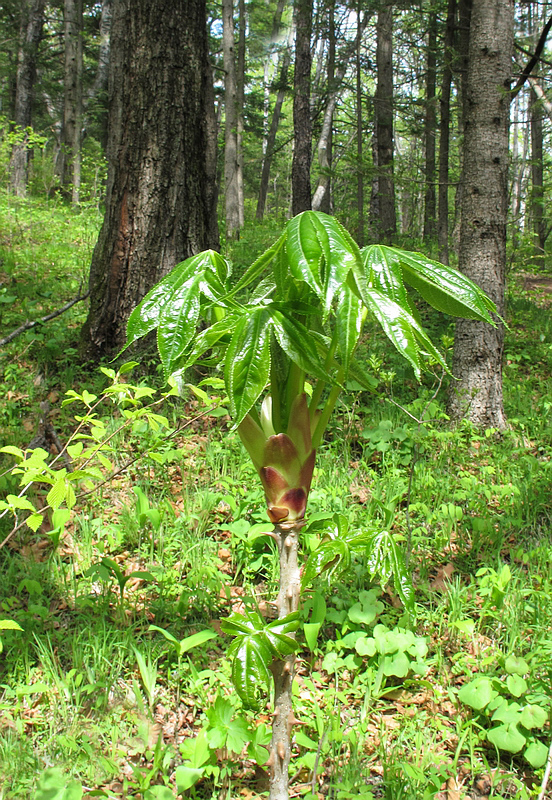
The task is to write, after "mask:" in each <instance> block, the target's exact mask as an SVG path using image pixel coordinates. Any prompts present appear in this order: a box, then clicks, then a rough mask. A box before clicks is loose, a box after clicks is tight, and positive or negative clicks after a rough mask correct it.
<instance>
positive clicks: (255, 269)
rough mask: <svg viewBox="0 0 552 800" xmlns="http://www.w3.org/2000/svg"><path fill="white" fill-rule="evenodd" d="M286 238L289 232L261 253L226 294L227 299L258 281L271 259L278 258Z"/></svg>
mask: <svg viewBox="0 0 552 800" xmlns="http://www.w3.org/2000/svg"><path fill="white" fill-rule="evenodd" d="M286 238H287V233H286V232H284V233H283V234H282V235H281V236H280V237H279V239H278V240H277V241H276V242H274V244H273V245H271V246H270V247H269V248H268V250H265V252H264V253H262V255H260V256H259V258H257V259H256V260H255V261H254V262H253V264H251V266H250V267H249V268H248V269H247V270H246V271H245V272H244V274H243V275H242V277H241V278H240V280H239V281H238V282H237V283H236V285H235V286H234V287H233V288H232V291H231V292H229V294H227V295H226V298H225V299H228V298H230V297H235V295H236V294H238V292H241V291H242V289H245V287H246V286H249V285H250V284H252V283H256V282H257V281H258V279H259V278H260V277H261V275H262V274H263V272H264V271H265V269H266V268H267V267H268V265H269V264H270V263H271V261H273V260H274V259H275V258H277V256H278V255H279V253H280V251H281V250H282V248H283V246H284V244H285V243H286Z"/></svg>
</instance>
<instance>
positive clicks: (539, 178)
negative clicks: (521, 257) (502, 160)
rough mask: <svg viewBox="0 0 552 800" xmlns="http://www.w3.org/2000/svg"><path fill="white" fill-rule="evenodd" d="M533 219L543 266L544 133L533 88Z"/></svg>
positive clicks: (537, 255)
mask: <svg viewBox="0 0 552 800" xmlns="http://www.w3.org/2000/svg"><path fill="white" fill-rule="evenodd" d="M530 102H531V117H530V118H531V220H532V223H533V252H534V255H535V258H536V260H537V263H539V264H540V265H541V266H542V264H543V260H544V246H545V243H546V228H545V224H544V161H543V135H542V118H543V113H542V104H541V103H540V101H539V99H538V97H537V93H536V92H535V90H534V89H533V88H531V100H530Z"/></svg>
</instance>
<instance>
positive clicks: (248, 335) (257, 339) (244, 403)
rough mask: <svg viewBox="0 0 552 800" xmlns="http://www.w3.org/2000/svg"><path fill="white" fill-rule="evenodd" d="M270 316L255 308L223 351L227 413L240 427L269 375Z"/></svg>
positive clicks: (238, 326) (261, 308)
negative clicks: (228, 412)
mask: <svg viewBox="0 0 552 800" xmlns="http://www.w3.org/2000/svg"><path fill="white" fill-rule="evenodd" d="M269 320H270V315H269V313H268V311H267V310H266V308H264V307H260V308H255V309H254V310H253V311H252V312H251V313H250V314H248V315H247V316H243V317H242V318H241V319H240V320H239V322H238V324H237V325H236V328H235V331H234V334H233V336H232V340H231V342H230V344H229V345H228V349H227V351H226V362H225V367H224V378H225V381H226V390H227V392H228V397H229V399H230V413H231V415H232V417H233V418H234V421H235V423H236V425H239V424H240V422H241V421H242V420H243V418H244V417H245V415H246V414H247V413H248V411H250V409H251V408H252V406H253V404H254V403H255V401H256V400H257V398H258V397H259V395H260V394H261V393H262V392H263V391H264V389H265V386H266V384H267V382H268V377H269V373H270V357H269V355H270V336H269V333H270V329H269V326H268V323H269Z"/></svg>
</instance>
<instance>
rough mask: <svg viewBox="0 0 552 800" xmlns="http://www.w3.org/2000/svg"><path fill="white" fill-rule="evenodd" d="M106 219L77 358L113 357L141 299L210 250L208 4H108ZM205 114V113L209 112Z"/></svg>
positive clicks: (140, 0) (183, 0)
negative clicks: (187, 260) (185, 263)
mask: <svg viewBox="0 0 552 800" xmlns="http://www.w3.org/2000/svg"><path fill="white" fill-rule="evenodd" d="M109 74H110V80H109V87H110V89H109V91H110V116H109V136H108V158H109V173H108V184H107V197H106V214H105V218H104V222H103V226H102V229H101V231H100V235H99V239H98V242H97V244H96V248H95V250H94V255H93V257H92V265H91V270H90V292H91V300H90V312H89V315H88V319H87V322H86V324H85V326H84V328H83V332H82V351H83V354H84V355H86V356H87V357H90V358H97V357H99V356H101V355H104V354H113V353H116V352H117V350H118V349H119V348H120V347H121V346H122V345H123V344H124V342H125V340H126V322H127V319H128V317H129V315H130V313H131V311H132V310H133V309H134V307H135V306H136V304H137V303H139V302H140V300H141V299H142V298H143V297H144V295H145V294H146V292H148V291H149V289H150V288H151V287H152V286H153V285H154V284H155V283H156V282H157V281H159V280H160V279H161V278H162V277H163V276H164V275H166V274H167V273H168V272H170V271H171V269H172V268H173V267H174V266H175V264H177V263H179V262H180V261H182V260H183V259H185V258H187V257H188V256H191V255H193V254H194V253H197V252H199V251H201V250H204V249H205V248H208V247H216V246H217V244H218V241H217V238H216V229H215V226H216V203H215V199H216V191H215V189H214V186H213V180H214V153H213V124H214V118H213V108H212V90H213V87H212V76H211V70H210V65H209V51H208V41H207V29H206V9H205V0H114V2H113V21H112V49H111V63H110V70H109ZM210 103H211V107H210V108H209V104H210Z"/></svg>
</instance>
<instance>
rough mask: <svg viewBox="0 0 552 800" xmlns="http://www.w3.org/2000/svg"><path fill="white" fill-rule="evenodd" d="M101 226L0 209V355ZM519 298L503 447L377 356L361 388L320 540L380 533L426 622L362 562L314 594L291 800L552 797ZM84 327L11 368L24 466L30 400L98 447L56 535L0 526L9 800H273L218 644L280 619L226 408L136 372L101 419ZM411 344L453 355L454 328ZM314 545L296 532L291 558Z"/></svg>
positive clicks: (526, 362)
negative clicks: (448, 348) (229, 619)
mask: <svg viewBox="0 0 552 800" xmlns="http://www.w3.org/2000/svg"><path fill="white" fill-rule="evenodd" d="M98 224H99V215H98V213H97V212H96V211H95V210H94V209H90V210H88V211H84V212H81V213H80V214H77V213H75V212H73V211H71V210H70V209H68V208H67V207H66V206H64V205H62V204H60V203H57V202H55V203H54V202H50V203H39V202H32V201H27V202H25V203H21V205H14V201H13V198H12V199H11V201H10V203H9V204H8V202H5V203H3V204H2V203H0V258H1V259H2V262H1V266H0V311H1V312H2V313H1V316H0V338H1V337H3V336H6V335H7V334H9V333H10V332H11V331H13V330H14V329H16V328H17V327H18V326H19V325H21V324H22V323H23V322H25V321H26V320H28V319H36V318H39V317H42V316H45V315H46V314H48V313H49V312H51V311H52V310H54V309H55V308H59V307H60V306H62V305H63V303H64V302H66V301H68V300H70V299H71V298H72V297H75V296H77V295H78V293H79V290H80V287H81V286H82V285H85V284H84V281H85V276H86V268H87V265H88V263H89V260H90V253H91V249H92V247H93V243H94V239H95V235H96V232H97V229H98ZM247 236H248V232H247V230H246V233H245V236H244V237H243V238H244V239H245V242H244V241H242V242H241V243H240V247H241V248H246V247H247ZM251 238H254V239H255V241H256V242H257V241H258V240H259V239H260V238H261V239H262V231H261V232H259V229H258V227H255V228H253V227H252V228H251ZM258 249H260V247H259V248H258ZM512 277H513V280H511V287H512V288H511V289H510V292H509V298H508V316H507V322H508V325H509V329H508V331H507V342H506V349H505V373H504V386H505V405H506V410H507V415H508V419H509V423H510V429H509V430H508V431H507V432H506V433H504V434H498V433H497V432H496V431H486V432H480V431H477V430H475V429H474V428H473V427H472V426H470V425H469V424H467V423H463V424H461V425H459V426H458V427H456V428H452V427H451V426H450V424H449V421H448V419H447V416H446V411H445V401H446V386H443V387H441V388H440V391H439V392H437V393H436V390H437V388H438V387H439V386H440V384H441V376H439V375H436V376H431V375H430V376H428V377H426V378H425V379H424V380H423V382H422V383H421V384H418V383H417V382H416V381H415V379H414V377H413V376H412V374H411V373H410V372H409V371H408V369H406V368H405V367H403V366H402V365H401V364H400V363H399V361H398V359H397V358H395V356H394V354H393V353H392V352H390V350H389V346H388V345H387V344H386V342H385V341H384V340H383V339H382V338H381V336H380V335H379V334H378V333H377V332H376V331H375V330H369V331H368V333H369V334H370V338H368V339H367V341H366V343H365V348H366V360H367V363H368V361H369V359H370V357H371V359H372V360H371V362H370V363H372V365H375V366H374V369H375V370H376V371H377V372H378V374H379V375H380V376H381V375H385V374H387V378H386V379H385V380H384V381H383V382H382V385H383V387H384V391H382V393H381V394H380V395H368V394H365V393H362V392H361V391H357V388H358V387H356V386H355V385H354V384H350V385H349V387H348V390H349V391H348V393H347V394H346V395H345V396H344V399H343V402H342V403H341V405H340V407H339V410H338V413H336V415H335V418H334V421H333V423H332V426H331V428H330V431H329V435H328V437H327V440H326V442H325V444H324V445H323V446H322V447H321V448H320V452H319V453H318V457H317V467H316V471H315V482H314V487H313V490H312V492H311V496H310V499H309V515H310V519H312V520H316V519H320V518H321V517H324V516H328V515H331V514H334V513H338V514H341V515H343V517H345V518H346V519H347V520H348V522H349V526H350V527H351V528H353V527H354V528H358V529H363V528H368V527H370V526H373V525H374V524H375V525H377V526H380V527H381V528H384V527H387V528H388V529H390V530H391V531H392V533H393V535H394V537H395V540H396V541H397V543H400V544H401V547H402V548H403V549H404V551H405V552H406V553H407V555H408V557H409V566H410V569H411V572H412V576H413V581H414V586H415V612H414V613H413V614H411V613H408V612H407V611H406V610H405V609H404V608H403V606H402V604H401V601H400V599H399V597H398V596H397V593H396V591H395V587H394V584H393V581H392V580H391V581H390V582H388V583H386V584H385V585H383V586H381V585H379V583H378V582H377V581H375V582H374V581H372V580H371V579H370V577H369V569H368V564H367V563H366V559H364V558H363V557H362V556H358V557H354V558H353V560H352V563H351V565H350V568H349V569H348V570H347V571H346V572H344V573H342V574H339V575H337V574H335V575H333V576H332V575H330V576H328V575H327V574H326V575H321V576H320V577H319V578H318V580H317V582H316V584H315V587H314V591H313V592H312V593H311V594H310V596H309V597H308V598H307V602H306V603H305V604H304V608H303V611H302V614H303V619H304V622H305V623H306V625H307V627H305V628H304V635H302V639H301V642H302V648H301V650H300V652H299V655H298V660H297V677H296V681H295V708H296V711H295V713H296V716H297V718H298V719H299V721H300V723H301V724H300V725H298V726H297V727H296V728H295V730H294V743H293V760H292V769H291V773H292V782H291V787H292V788H291V794H292V796H293V797H301V798H306V799H307V800H322V798H326V797H328V798H336V799H338V800H348V798H358V799H359V800H371V799H372V800H375V798H386V800H430V798H433V799H434V800H461V798H472V800H484V798H520V799H521V800H524V799H528V798H538V797H541V798H544V797H552V791H551V788H550V787H544V788H543V779H544V778H545V765H546V761H547V758H548V753H549V746H550V713H551V707H552V696H551V688H550V687H551V681H552V666H551V665H552V635H551V633H550V631H551V628H552V600H551V598H552V575H551V572H550V562H551V557H552V535H551V517H552V501H551V496H552V495H551V491H550V490H551V485H552V466H551V465H552V462H551V455H552V423H551V422H550V409H551V407H552V400H551V399H550V398H551V393H550V387H551V385H552V322H551V319H550V310H549V300H550V291H551V290H552V279H551V278H549V277H548V276H546V275H543V274H542V273H539V274H535V275H531V276H530V275H529V272H528V271H527V270H526V271H525V272H523V273H522V272H520V274H519V275H516V274H515V272H514V274H513V276H512ZM85 313H86V307H85V304H84V303H79V304H77V305H75V306H74V307H73V308H72V309H71V310H70V311H68V312H66V313H65V314H63V315H60V316H59V317H57V318H55V319H53V320H52V321H51V322H49V323H46V324H45V325H42V326H38V327H37V328H34V329H32V330H28V331H26V332H25V333H22V334H21V335H20V336H18V337H16V338H15V339H14V340H13V341H11V342H10V343H9V344H7V345H6V346H5V347H4V349H3V352H2V353H0V384H1V391H2V394H3V397H4V401H3V403H2V405H1V407H0V447H1V446H3V445H4V446H9V447H19V448H22V449H24V448H25V447H27V445H28V444H29V443H30V442H31V440H32V439H33V438H34V437H35V436H36V434H37V431H38V429H39V420H40V417H41V411H40V403H41V402H44V401H46V400H47V401H48V402H49V406H50V410H49V412H48V414H49V416H48V422H49V423H50V424H51V425H52V426H53V428H54V429H55V432H56V435H57V437H58V438H59V440H60V441H61V442H62V443H63V445H65V444H66V443H67V442H69V441H71V447H72V448H73V449H72V450H71V458H72V459H73V460H74V465H79V464H81V463H82V452H81V451H80V450H79V443H78V441H77V440H75V439H74V438H72V437H74V434H75V430H76V429H77V428H78V425H79V418H82V416H86V414H87V413H90V408H91V407H92V406H94V412H93V413H94V414H95V417H94V422H90V423H87V426H86V428H85V429H84V430H85V432H86V433H87V435H90V436H91V437H92V439H91V440H90V441H93V442H96V443H103V445H104V446H103V447H102V450H101V458H99V460H98V461H95V462H94V468H95V469H96V473H95V475H94V474H90V475H86V476H84V477H83V478H82V481H81V482H79V483H78V485H77V492H76V495H77V496H76V502H75V504H74V505H73V508H72V511H71V514H70V515H67V516H63V515H62V516H61V517H56V518H45V519H44V520H43V522H42V524H40V525H39V526H38V527H37V528H36V531H33V530H31V528H29V527H28V526H25V525H23V526H21V527H20V528H18V529H17V530H15V531H14V519H13V517H11V516H10V515H8V514H4V515H3V516H2V518H1V519H0V526H1V527H0V542H2V543H3V545H2V546H1V547H0V574H1V575H2V579H1V580H0V625H1V623H2V621H3V620H12V621H14V622H15V623H17V625H18V626H19V627H20V628H21V630H16V629H11V630H0V636H1V640H2V644H3V652H2V653H1V655H0V800H8V798H10V800H11V798H36V799H37V800H46V798H51V800H54V799H55V800H61V798H65V800H73V799H74V798H80V797H83V796H84V797H90V798H91V797H107V798H112V800H115V798H117V799H119V798H128V797H136V798H142V799H143V800H169V798H174V797H177V796H178V797H179V796H191V797H197V798H231V799H232V800H234V799H236V800H238V798H244V800H250V799H251V798H256V797H260V796H266V788H267V773H266V770H265V768H264V765H265V763H266V758H267V750H266V745H267V743H268V740H269V729H270V724H271V719H272V718H271V709H270V703H269V701H268V700H263V701H262V702H261V705H260V708H258V709H246V708H244V707H243V704H242V702H241V701H240V699H239V698H238V696H237V695H236V693H235V692H234V691H233V689H232V684H231V676H230V664H229V661H228V658H227V655H226V651H227V648H228V644H229V639H228V637H226V636H225V635H224V634H223V633H222V632H221V628H220V620H221V619H223V618H224V617H226V616H227V615H228V614H229V613H230V612H232V611H241V610H243V609H244V608H249V609H253V610H255V609H258V610H260V611H261V612H264V613H265V614H266V613H268V612H269V610H270V601H271V600H272V599H273V598H274V596H275V587H276V568H277V566H276V559H275V553H274V549H273V547H272V545H271V542H270V540H269V539H268V538H267V537H266V536H262V535H261V534H262V532H263V531H264V530H268V529H269V526H268V524H267V516H266V511H265V509H264V499H263V493H262V489H261V487H260V485H257V478H256V474H255V472H254V470H253V467H252V466H251V465H250V464H249V462H248V460H247V458H246V456H245V454H244V452H243V450H242V448H241V445H240V442H239V440H238V438H237V436H236V434H235V433H234V432H232V430H231V426H230V424H229V418H228V416H227V415H226V411H225V407H224V397H223V396H222V395H220V394H218V392H217V388H216V385H215V387H213V388H212V389H210V390H208V396H207V400H208V405H205V404H204V403H203V402H202V401H201V400H200V399H198V397H197V395H196V394H194V392H193V391H189V392H188V394H187V395H186V396H185V397H183V398H179V397H174V396H168V397H163V392H164V391H165V387H163V385H162V384H161V381H160V379H159V377H158V372H157V371H156V364H155V359H152V360H151V363H148V364H147V365H145V366H144V365H142V366H136V367H135V368H134V369H132V370H129V372H128V373H126V374H125V377H124V380H125V382H126V383H127V385H128V386H130V387H131V388H130V389H125V391H126V392H127V395H126V397H127V398H128V397H130V396H131V397H132V398H133V400H132V403H130V402H129V401H128V400H127V401H125V400H123V399H122V398H121V396H120V395H122V394H124V392H122V391H119V392H118V393H117V392H111V393H110V391H109V387H110V385H111V384H112V383H113V381H114V380H115V381H120V378H119V377H118V376H117V375H116V374H115V372H113V374H111V373H110V370H114V365H113V364H110V365H104V371H101V370H99V369H96V368H95V369H90V368H86V369H85V368H84V367H83V366H82V365H80V364H79V362H78V358H77V336H78V331H79V327H80V325H81V324H82V321H83V317H84V314H85ZM424 313H425V312H424ZM425 318H426V319H425V321H426V324H427V327H428V329H429V330H430V331H431V334H432V335H433V337H434V338H435V339H436V340H437V341H438V340H439V339H441V340H442V341H443V342H444V344H445V345H446V344H447V342H449V341H450V337H451V335H452V332H453V328H452V326H451V325H450V324H449V323H446V322H444V321H443V319H442V318H440V317H437V316H436V315H435V316H433V315H429V314H426V313H425ZM389 373H394V377H393V378H391V375H390V374H389ZM106 390H107V392H106ZM71 393H72V394H71ZM64 401H65V403H64ZM67 401H71V402H67ZM153 403H155V404H156V405H155V406H150V405H149V404H153ZM148 408H149V410H148ZM154 412H155V414H154ZM148 415H149V416H148ZM155 415H157V417H156V416H155ZM84 445H85V446H88V443H87V442H85V443H84ZM54 450H55V446H53V447H52V451H54ZM52 455H53V456H54V457H55V453H53V452H52ZM1 458H2V463H1V470H2V474H1V476H0V491H1V492H2V496H3V497H7V495H8V494H18V493H19V492H20V491H21V488H22V487H21V486H20V483H19V482H20V477H19V476H18V475H17V474H16V473H14V470H13V464H14V458H13V454H10V452H7V453H4V454H2V456H1ZM79 459H81V461H79ZM49 491H51V486H46V485H41V484H35V485H34V486H33V487H32V489H31V492H30V495H29V497H30V499H31V500H32V502H33V503H34V504H35V505H38V506H40V505H41V501H42V499H43V498H44V497H45V496H46V494H47V493H48V492H49ZM19 521H20V520H17V522H19ZM315 544H316V535H315V534H309V533H308V529H307V533H306V534H305V537H304V541H303V553H304V555H305V556H306V555H308V553H309V552H310V551H311V550H312V549H313V547H314V546H315ZM313 624H314V626H315V627H314V628H313V627H312V626H313ZM309 625H310V626H311V627H310V628H309V627H308V626H309ZM152 626H153V627H152ZM205 632H206V633H205Z"/></svg>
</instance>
